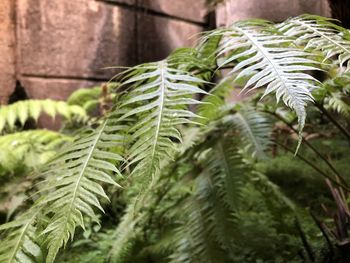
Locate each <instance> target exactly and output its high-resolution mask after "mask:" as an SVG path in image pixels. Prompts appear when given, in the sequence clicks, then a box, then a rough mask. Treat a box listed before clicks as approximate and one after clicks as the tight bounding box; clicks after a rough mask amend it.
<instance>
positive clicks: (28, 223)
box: [7, 211, 39, 263]
mask: <svg viewBox="0 0 350 263" xmlns="http://www.w3.org/2000/svg"><path fill="white" fill-rule="evenodd" d="M38 212H39V211H37V212H36V213H34V214H33V216H32V217H31V218H30V219H29V220H28V222H27V223H26V224H25V225H24V226H23V227H22V231H21V234H20V235H19V237H18V240H17V242H16V245H15V249H14V250H13V253H12V254H11V256H10V258H9V260H8V261H7V262H8V263H12V262H13V260H14V259H15V257H16V254H17V252H18V250H19V248H20V246H21V243H22V242H23V240H22V239H23V238H24V237H25V236H26V232H27V230H28V228H29V226H30V225H31V224H32V222H33V220H34V219H35V218H36V216H37V214H38Z"/></svg>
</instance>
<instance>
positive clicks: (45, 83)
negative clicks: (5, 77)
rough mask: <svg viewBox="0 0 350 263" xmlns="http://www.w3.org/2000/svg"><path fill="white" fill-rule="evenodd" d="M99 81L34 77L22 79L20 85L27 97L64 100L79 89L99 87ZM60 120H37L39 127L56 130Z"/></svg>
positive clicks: (44, 116) (42, 117)
mask: <svg viewBox="0 0 350 263" xmlns="http://www.w3.org/2000/svg"><path fill="white" fill-rule="evenodd" d="M101 83H102V82H99V81H88V80H67V79H44V78H36V77H22V78H21V84H22V85H23V86H24V87H25V89H26V92H27V96H28V97H29V98H35V99H54V100H66V99H67V98H68V97H69V95H70V94H71V93H72V92H73V91H75V90H77V89H79V88H88V87H94V86H97V85H101ZM61 121H62V120H61V118H60V117H56V118H55V119H52V118H51V117H49V116H46V115H43V116H41V117H40V118H39V122H38V124H39V127H45V128H48V129H53V130H58V129H59V128H60V127H61V125H62V122H61Z"/></svg>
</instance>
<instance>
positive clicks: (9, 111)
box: [0, 99, 87, 133]
mask: <svg viewBox="0 0 350 263" xmlns="http://www.w3.org/2000/svg"><path fill="white" fill-rule="evenodd" d="M43 112H44V113H46V114H47V115H49V116H50V117H52V118H55V116H56V115H58V114H60V115H62V116H63V117H65V118H66V119H67V120H72V119H77V120H78V121H84V120H86V118H87V116H86V113H85V110H84V109H82V108H81V107H79V106H77V105H68V104H67V103H66V102H64V101H54V100H49V99H46V100H24V101H18V102H16V103H13V104H11V105H7V106H1V108H0V133H1V132H3V131H4V130H6V131H7V130H10V131H11V130H13V129H14V128H15V126H16V124H17V122H19V124H20V125H22V126H23V125H24V124H25V123H26V122H27V121H28V119H33V120H35V121H37V120H38V118H39V116H40V114H41V113H43Z"/></svg>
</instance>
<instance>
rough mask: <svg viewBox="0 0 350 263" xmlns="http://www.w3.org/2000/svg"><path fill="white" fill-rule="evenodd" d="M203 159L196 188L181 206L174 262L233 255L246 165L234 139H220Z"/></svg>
mask: <svg viewBox="0 0 350 263" xmlns="http://www.w3.org/2000/svg"><path fill="white" fill-rule="evenodd" d="M201 159H202V160H201V163H202V166H203V168H202V173H201V174H199V175H198V177H197V178H196V179H195V182H196V188H195V191H194V193H193V195H192V196H191V197H190V198H189V199H188V200H187V202H186V204H185V206H184V207H183V208H181V209H180V211H181V214H182V215H183V219H184V221H183V222H182V225H180V227H179V228H178V230H177V234H176V237H175V239H176V240H177V242H176V244H175V252H174V253H173V254H172V255H171V257H170V258H171V260H172V261H171V262H198V261H200V262H224V261H225V260H224V258H226V259H227V258H231V259H232V258H233V256H234V250H233V249H234V237H235V235H234V231H235V228H234V225H233V213H234V211H236V210H237V209H239V203H240V188H241V187H242V186H243V182H244V181H245V174H246V173H247V169H246V168H245V167H244V164H243V161H242V157H241V156H240V154H239V153H238V148H237V147H236V143H235V142H234V141H233V140H227V139H223V140H219V141H218V142H216V143H215V144H214V146H213V147H212V148H209V149H208V150H205V151H204V152H203V154H202V157H201Z"/></svg>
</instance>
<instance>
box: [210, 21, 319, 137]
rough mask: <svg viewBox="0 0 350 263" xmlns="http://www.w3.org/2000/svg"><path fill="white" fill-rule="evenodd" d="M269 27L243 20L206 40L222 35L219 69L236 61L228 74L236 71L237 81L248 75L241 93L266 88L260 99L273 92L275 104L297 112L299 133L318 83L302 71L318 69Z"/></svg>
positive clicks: (287, 38)
mask: <svg viewBox="0 0 350 263" xmlns="http://www.w3.org/2000/svg"><path fill="white" fill-rule="evenodd" d="M271 27H272V25H271V24H270V23H269V22H267V21H262V20H257V21H243V22H237V23H234V24H233V25H232V26H231V27H229V28H227V29H222V30H218V31H214V32H213V33H211V34H210V35H209V36H208V37H215V36H216V35H218V34H219V35H222V36H223V39H222V42H221V44H220V46H219V48H218V56H223V59H222V62H221V64H220V67H223V66H228V65H230V64H231V63H233V62H235V61H237V64H236V65H235V66H234V67H233V69H232V71H231V73H234V72H237V71H239V74H238V75H237V77H236V78H237V79H239V78H240V77H242V76H250V77H249V80H248V82H247V83H246V85H245V87H244V88H243V90H246V89H248V88H249V90H254V89H257V88H260V87H263V86H265V85H267V87H266V89H265V92H264V94H263V97H264V96H266V95H268V94H270V93H272V92H275V93H276V98H277V101H279V100H280V99H282V100H283V102H284V103H285V104H286V105H287V106H289V107H290V108H292V109H293V110H294V111H295V112H296V113H297V116H298V120H299V121H298V123H299V130H300V131H301V130H302V129H303V127H304V124H305V118H306V111H305V107H306V104H307V102H310V101H313V97H312V94H311V90H313V89H315V88H316V87H317V81H316V80H315V79H314V78H313V77H312V76H310V75H309V74H307V73H305V71H307V70H317V68H316V67H314V66H312V65H313V64H315V63H317V62H316V61H315V60H312V59H310V58H307V57H309V56H310V54H309V53H307V52H305V51H302V50H300V49H297V48H295V47H293V39H291V38H289V37H286V36H283V35H280V34H276V33H275V32H274V31H271V30H272V29H271Z"/></svg>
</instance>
